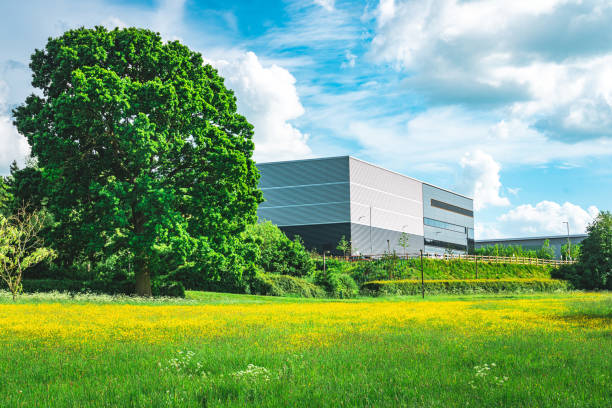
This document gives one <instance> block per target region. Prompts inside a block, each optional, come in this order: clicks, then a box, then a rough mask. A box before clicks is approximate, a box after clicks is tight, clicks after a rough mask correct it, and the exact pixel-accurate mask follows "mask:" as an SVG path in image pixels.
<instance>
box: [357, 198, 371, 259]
mask: <svg viewBox="0 0 612 408" xmlns="http://www.w3.org/2000/svg"><path fill="white" fill-rule="evenodd" d="M362 218H363V219H365V215H362V216H361V217H359V218H358V219H357V222H359V221H361V219H362ZM372 252H374V251H373V250H372V206H370V256H371V255H372Z"/></svg>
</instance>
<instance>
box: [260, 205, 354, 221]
mask: <svg viewBox="0 0 612 408" xmlns="http://www.w3.org/2000/svg"><path fill="white" fill-rule="evenodd" d="M349 211H350V203H349V202H348V201H347V202H344V203H333V204H314V205H298V206H291V207H275V208H265V207H260V208H259V210H258V211H257V215H258V217H259V219H260V220H269V221H272V222H273V223H274V224H276V225H279V226H281V225H282V226H285V225H309V224H330V223H338V222H350V214H349Z"/></svg>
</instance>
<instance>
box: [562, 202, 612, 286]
mask: <svg viewBox="0 0 612 408" xmlns="http://www.w3.org/2000/svg"><path fill="white" fill-rule="evenodd" d="M587 233H588V237H587V238H585V239H584V241H582V243H581V248H580V255H579V257H578V262H577V263H576V264H572V265H563V266H561V267H560V268H559V269H558V270H556V271H554V272H553V276H554V277H556V278H560V279H567V280H569V281H570V282H572V284H574V285H575V286H576V287H577V288H581V289H589V290H592V289H607V290H612V213H610V212H608V211H603V212H601V213H600V214H599V215H598V216H597V218H595V220H594V221H593V222H592V223H591V224H590V225H589V226H588V227H587Z"/></svg>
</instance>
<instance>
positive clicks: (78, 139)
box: [14, 27, 261, 295]
mask: <svg viewBox="0 0 612 408" xmlns="http://www.w3.org/2000/svg"><path fill="white" fill-rule="evenodd" d="M30 67H31V69H32V71H33V80H32V84H33V85H34V86H35V87H36V88H38V89H39V90H40V91H41V92H40V93H39V94H38V95H30V96H29V97H28V98H27V99H26V101H25V103H24V104H23V105H21V106H20V107H18V108H17V109H16V110H15V111H14V115H15V118H16V119H15V124H16V126H17V128H18V130H19V131H20V132H21V133H22V134H23V135H25V136H26V137H27V139H28V141H29V143H30V145H31V146H32V154H33V155H34V156H35V157H37V159H38V164H39V166H40V169H41V177H42V179H43V182H44V185H45V188H46V190H47V191H46V193H45V196H46V197H47V198H48V203H47V206H48V209H49V210H50V212H51V213H52V214H53V215H54V219H55V220H56V222H57V227H56V234H55V235H56V236H57V237H58V238H59V239H60V240H61V241H62V242H63V247H64V248H65V249H66V250H71V251H79V252H81V253H82V254H84V255H85V256H88V257H95V256H108V254H112V253H115V252H117V251H120V250H126V249H127V250H129V251H130V252H131V253H133V255H134V267H135V271H136V291H137V293H138V294H141V295H150V294H151V286H150V276H151V275H153V274H156V273H160V272H161V271H162V270H164V269H167V268H170V269H172V268H176V267H178V266H179V265H181V264H183V263H185V262H186V261H187V260H189V261H190V262H195V263H198V262H200V261H202V262H207V263H210V262H211V259H215V261H214V262H213V264H214V265H215V267H218V269H219V271H220V272H219V273H226V274H229V275H232V276H231V277H230V278H229V279H231V280H233V281H234V282H235V283H236V284H237V285H240V284H241V281H242V280H243V277H242V273H243V271H244V270H245V268H247V263H248V262H245V261H244V260H243V259H240V257H239V256H238V257H237V256H236V251H235V247H236V245H238V244H237V234H239V233H240V232H241V231H243V230H244V228H245V226H246V225H248V224H249V223H252V222H254V221H255V217H256V209H257V205H258V203H259V202H261V192H260V191H259V190H258V189H257V181H258V177H259V175H258V172H257V169H256V168H255V165H254V163H253V161H252V160H251V157H252V154H253V149H254V145H253V142H252V136H253V128H252V126H251V125H250V124H249V123H248V122H247V120H246V119H245V118H244V117H243V116H241V115H239V114H238V113H237V112H236V98H235V97H234V94H233V92H232V91H231V90H228V89H227V88H225V86H224V83H223V79H222V78H221V77H220V76H219V75H218V74H217V71H216V70H215V69H214V68H212V67H211V66H210V65H204V64H203V60H202V57H201V55H200V54H198V53H196V52H193V51H191V50H190V49H189V48H187V47H185V46H184V45H182V44H180V43H179V42H177V41H173V42H168V43H164V42H163V41H162V39H161V37H160V35H159V34H157V33H154V32H151V31H148V30H142V29H135V28H128V29H123V30H119V29H115V30H113V31H107V30H106V29H105V28H103V27H96V28H95V29H85V28H81V29H77V30H71V31H68V32H66V33H65V34H64V35H62V36H61V37H59V38H50V39H49V41H48V42H47V45H46V47H45V48H44V49H42V50H36V52H35V53H34V54H33V55H32V61H31V64H30ZM100 254H102V255H100ZM203 257H204V258H206V259H205V260H203V259H202V258H203ZM228 260H229V261H228ZM216 278H217V279H223V278H224V277H216Z"/></svg>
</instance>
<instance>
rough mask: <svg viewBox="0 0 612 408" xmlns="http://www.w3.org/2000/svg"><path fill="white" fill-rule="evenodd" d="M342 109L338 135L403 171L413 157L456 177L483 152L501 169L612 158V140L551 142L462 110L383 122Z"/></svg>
mask: <svg viewBox="0 0 612 408" xmlns="http://www.w3.org/2000/svg"><path fill="white" fill-rule="evenodd" d="M337 106H338V107H339V108H338V109H337V110H335V111H334V114H333V115H332V117H333V118H334V119H335V122H333V123H332V122H331V121H330V127H332V129H333V130H334V132H335V133H337V134H339V135H343V136H344V137H346V138H351V139H354V140H357V141H358V142H359V144H360V145H361V146H362V147H363V151H364V152H367V154H369V155H371V156H373V157H376V158H377V160H378V161H379V162H384V163H385V164H386V165H387V166H392V167H395V168H400V169H401V168H402V167H403V166H405V165H406V156H405V155H404V154H398V153H399V152H405V154H408V155H409V158H410V161H409V162H410V164H411V166H412V168H415V167H416V168H417V169H419V170H424V169H425V168H427V169H429V170H433V169H434V167H435V170H437V171H447V172H451V171H455V169H456V167H454V166H455V164H456V163H457V161H458V160H459V159H460V158H461V157H463V155H464V154H465V152H466V151H468V152H470V151H476V150H482V151H486V152H487V153H488V154H490V155H492V156H493V157H495V158H497V160H499V161H500V162H501V163H513V164H524V165H541V164H544V163H548V162H550V161H554V160H563V161H568V160H574V159H576V160H579V159H582V158H584V157H588V156H599V157H601V156H608V155H611V154H612V140H610V139H609V138H604V137H601V138H596V139H586V140H581V141H578V142H573V143H572V142H568V141H563V140H551V139H549V138H548V137H547V136H546V135H545V134H544V133H542V132H540V131H538V130H536V129H533V128H531V127H530V126H529V125H528V124H527V123H525V122H523V121H520V120H517V119H513V120H510V121H506V120H498V121H495V120H494V118H491V117H489V116H487V115H482V117H478V118H474V117H472V116H471V115H470V113H469V112H466V111H465V110H464V109H461V108H457V107H439V108H432V109H429V110H427V111H425V112H421V113H418V114H416V115H412V116H409V115H405V116H400V117H396V118H386V119H385V120H380V118H376V117H375V118H360V117H358V116H356V115H351V114H350V113H347V112H346V111H347V109H346V104H340V103H338V104H337ZM342 109H344V111H342ZM373 109H375V107H374V108H373ZM346 123H349V126H345V124H346Z"/></svg>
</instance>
